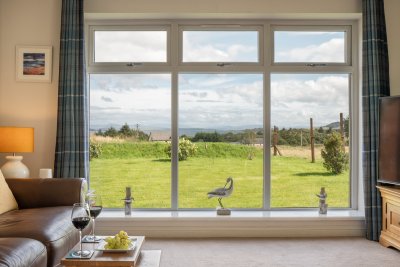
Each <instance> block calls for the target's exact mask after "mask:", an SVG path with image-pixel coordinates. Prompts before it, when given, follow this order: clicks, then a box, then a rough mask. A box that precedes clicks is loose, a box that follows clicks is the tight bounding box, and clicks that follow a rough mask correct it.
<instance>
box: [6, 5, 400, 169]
mask: <svg viewBox="0 0 400 267" xmlns="http://www.w3.org/2000/svg"><path fill="white" fill-rule="evenodd" d="M166 2H168V4H166ZM385 2H386V12H387V16H386V19H387V26H388V38H389V52H390V57H391V62H390V64H391V86H392V92H393V94H400V75H396V74H397V73H398V72H399V71H400V60H398V59H399V56H400V49H398V47H400V36H399V34H398V33H397V31H396V27H398V25H400V21H399V20H400V18H399V16H398V14H400V1H398V0H386V1H385ZM85 11H86V12H87V13H88V15H89V16H90V15H92V16H98V14H99V13H101V14H102V15H103V16H109V17H110V16H111V15H110V14H111V13H118V14H119V15H120V16H121V17H127V16H128V14H129V13H134V14H133V15H130V16H131V17H153V18H157V17H158V18H167V17H170V18H171V17H176V18H190V17H193V18H200V17H241V18H243V17H246V16H247V17H249V18H253V17H278V16H283V17H302V16H305V15H309V14H311V13H313V14H314V15H315V14H316V13H317V14H316V15H315V17H316V18H323V17H329V16H335V14H336V15H337V14H340V15H341V16H343V14H344V15H346V14H347V15H349V16H354V14H356V13H360V12H361V0H335V1H331V0H324V1H323V0H302V1H298V0H247V1H243V0H202V1H189V0H168V1H166V0H152V1H149V0H86V1H85ZM60 13H61V0H35V1H32V0H12V1H11V0H0V125H1V126H4V125H12V126H32V127H34V128H35V152H34V153H26V154H24V162H25V163H26V165H28V167H29V168H30V169H31V174H32V176H37V175H38V171H39V169H40V168H45V167H46V168H49V167H50V168H52V167H53V161H54V149H55V135H56V119H57V118H56V117H57V87H58V56H59V36H60V30H59V28H60ZM112 16H114V17H115V15H112ZM16 45H51V46H53V78H52V82H51V83H23V82H16V81H15V46H16ZM4 156H5V155H4V154H0V165H2V164H3V163H4Z"/></svg>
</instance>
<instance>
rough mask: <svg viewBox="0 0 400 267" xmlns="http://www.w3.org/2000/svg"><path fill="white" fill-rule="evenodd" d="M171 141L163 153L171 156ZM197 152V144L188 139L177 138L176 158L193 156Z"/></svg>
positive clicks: (183, 158) (182, 158) (181, 158)
mask: <svg viewBox="0 0 400 267" xmlns="http://www.w3.org/2000/svg"><path fill="white" fill-rule="evenodd" d="M171 147H172V146H171V143H169V146H168V147H166V149H165V153H166V154H167V155H168V157H171ZM196 152H197V146H196V145H195V144H193V143H192V142H191V141H190V140H188V139H185V138H182V139H180V140H179V147H178V158H179V160H180V161H181V160H187V158H188V157H191V156H194V155H195V154H196Z"/></svg>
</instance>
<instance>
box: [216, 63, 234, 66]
mask: <svg viewBox="0 0 400 267" xmlns="http://www.w3.org/2000/svg"><path fill="white" fill-rule="evenodd" d="M229 65H232V64H231V63H224V62H221V63H217V66H218V67H225V66H229Z"/></svg>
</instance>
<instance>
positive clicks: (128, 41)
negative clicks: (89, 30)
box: [94, 30, 167, 63]
mask: <svg viewBox="0 0 400 267" xmlns="http://www.w3.org/2000/svg"><path fill="white" fill-rule="evenodd" d="M94 62H95V63H100V62H167V31H165V30H164V31H162V30H95V31H94Z"/></svg>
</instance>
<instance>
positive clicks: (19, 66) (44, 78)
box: [15, 45, 52, 82]
mask: <svg viewBox="0 0 400 267" xmlns="http://www.w3.org/2000/svg"><path fill="white" fill-rule="evenodd" d="M51 63H52V47H51V46H22V45H18V46H17V47H16V62H15V65H16V71H17V73H16V79H17V81H19V82H51V71H52V67H51Z"/></svg>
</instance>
